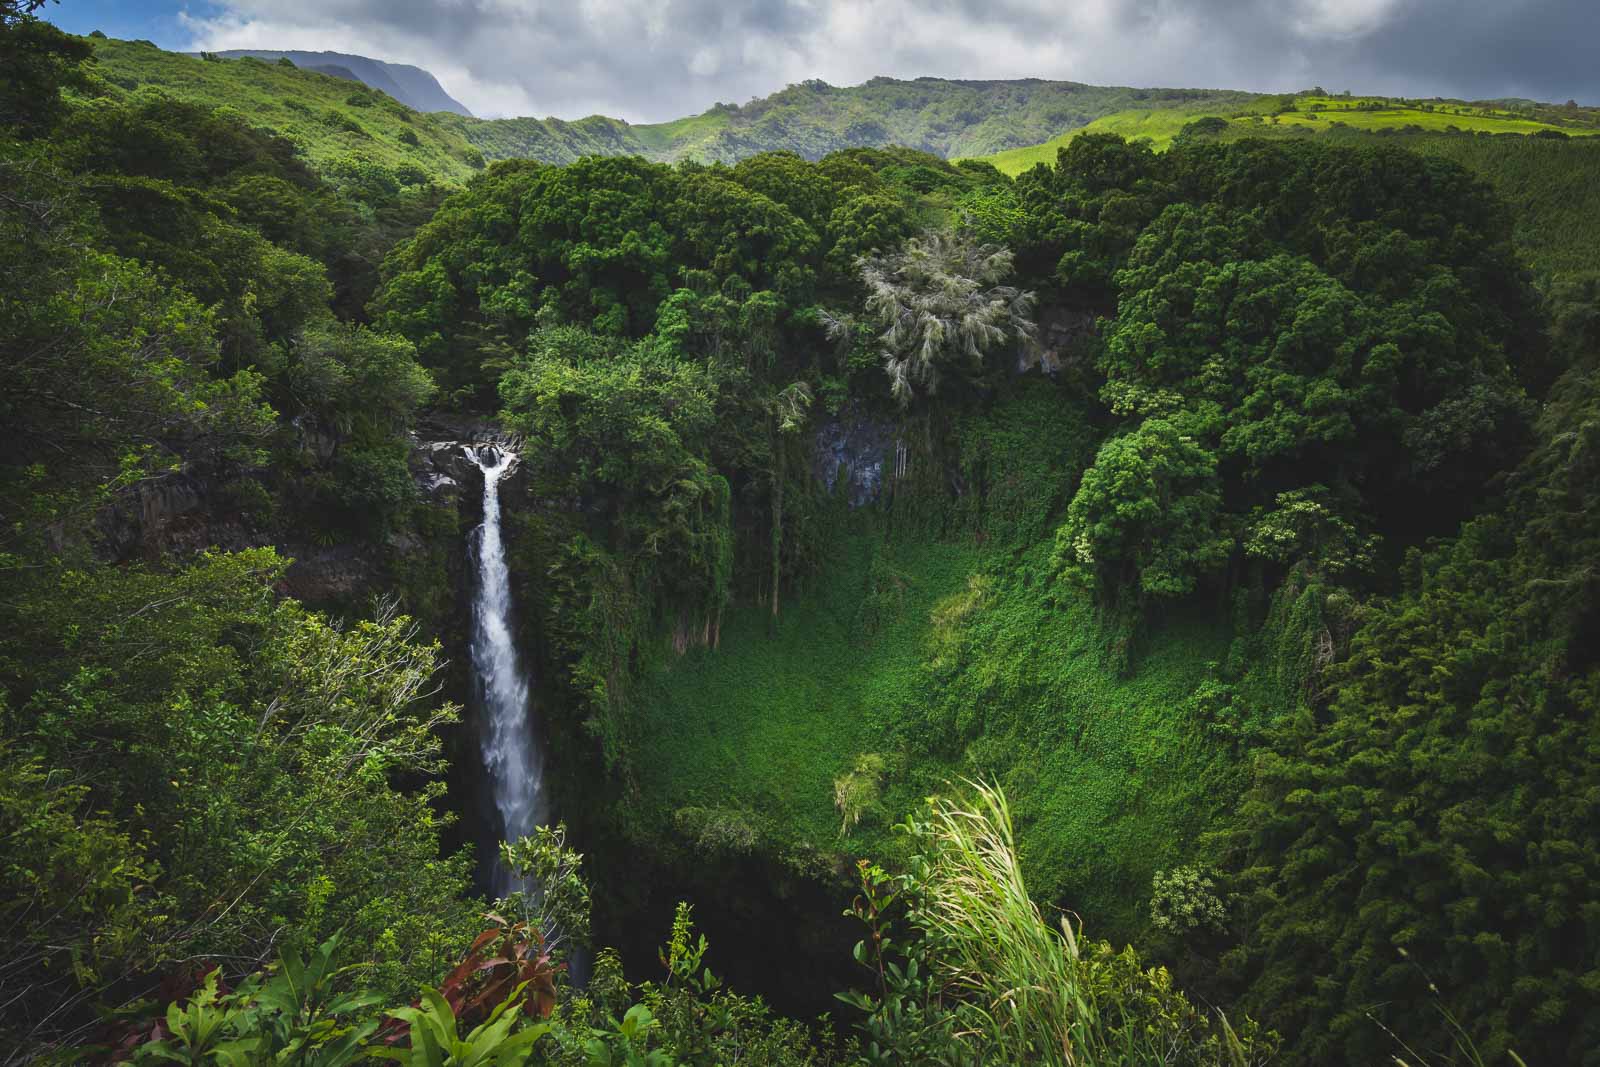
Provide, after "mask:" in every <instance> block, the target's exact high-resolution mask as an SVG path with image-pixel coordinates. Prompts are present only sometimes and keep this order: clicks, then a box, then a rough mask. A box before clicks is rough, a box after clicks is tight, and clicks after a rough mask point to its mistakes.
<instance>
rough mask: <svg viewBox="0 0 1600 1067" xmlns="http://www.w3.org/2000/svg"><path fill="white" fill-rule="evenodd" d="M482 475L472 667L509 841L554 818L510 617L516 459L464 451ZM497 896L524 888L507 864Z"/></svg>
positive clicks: (488, 448)
mask: <svg viewBox="0 0 1600 1067" xmlns="http://www.w3.org/2000/svg"><path fill="white" fill-rule="evenodd" d="M465 451H466V454H467V457H468V458H469V459H470V460H471V461H472V462H473V463H474V464H475V465H476V466H477V468H478V469H479V470H481V471H482V472H483V525H482V526H480V527H479V528H478V531H477V565H478V566H477V579H478V581H477V590H476V592H475V595H474V597H473V602H472V644H471V648H472V668H473V680H474V684H475V687H476V692H477V697H478V701H479V708H480V713H481V716H482V724H481V727H480V729H479V746H480V749H481V751H482V754H483V764H484V770H485V771H486V772H487V773H488V776H489V783H490V786H491V789H492V791H493V794H494V803H495V808H496V809H497V810H498V812H499V814H500V822H501V828H500V829H501V836H502V838H503V839H504V840H506V841H516V840H517V839H518V838H522V837H527V836H529V835H531V834H532V833H533V831H534V828H535V827H537V826H540V825H541V824H543V823H544V822H546V821H547V819H548V813H547V812H546V810H545V800H544V788H543V786H544V782H543V779H544V758H543V754H542V753H541V752H540V751H539V743H538V739H537V735H536V733H535V729H534V722H533V716H532V714H531V712H532V709H531V707H530V705H529V700H528V676H527V674H526V673H524V672H523V669H522V664H521V658H520V657H519V656H518V655H517V645H516V640H515V631H514V629H513V626H512V612H511V570H510V568H509V567H508V566H507V565H506V553H505V543H504V541H503V540H502V538H501V534H500V482H501V480H502V479H504V478H505V477H506V476H507V475H509V474H510V473H512V472H513V471H514V470H516V467H517V454H516V453H515V452H513V451H511V450H510V449H506V448H502V447H500V446H498V445H468V446H465ZM493 888H494V891H495V894H496V895H497V896H505V895H507V894H509V893H511V892H512V891H513V890H517V889H521V888H524V887H523V886H522V885H521V884H520V883H519V882H518V881H517V879H515V878H513V877H512V874H511V872H510V871H509V870H506V869H505V867H504V865H503V864H499V863H497V864H496V865H495V870H494V887H493Z"/></svg>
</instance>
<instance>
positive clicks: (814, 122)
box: [439, 78, 1256, 163]
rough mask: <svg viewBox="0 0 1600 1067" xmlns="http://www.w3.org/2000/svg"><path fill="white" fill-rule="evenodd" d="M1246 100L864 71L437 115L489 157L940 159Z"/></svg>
mask: <svg viewBox="0 0 1600 1067" xmlns="http://www.w3.org/2000/svg"><path fill="white" fill-rule="evenodd" d="M1255 99H1256V97H1255V95H1254V94H1251V93H1240V92H1227V91H1212V90H1196V89H1128V88H1106V87H1101V86H1094V85H1082V84H1079V83H1077V82H1058V81H1040V80H1038V79H1031V78H1030V79H1022V80H1018V81H981V82H980V81H949V80H945V79H942V78H917V79H915V80H912V81H901V80H898V79H894V78H873V79H872V80H871V81H869V82H867V83H865V84H863V85H855V86H835V85H829V84H827V83H826V82H821V81H808V82H802V83H800V84H798V85H791V86H789V87H788V88H787V89H784V90H782V91H780V92H776V93H773V94H772V95H771V96H767V97H763V98H761V99H759V100H753V101H751V102H750V103H748V104H744V105H742V106H738V105H734V104H718V105H717V106H715V107H713V108H711V109H710V110H709V111H706V112H704V113H702V114H699V115H691V116H687V117H685V118H681V119H674V120H673V121H671V122H662V123H653V124H644V125H629V124H628V123H625V122H622V121H620V120H617V119H610V118H606V117H604V116H601V115H593V116H590V117H589V118H585V119H579V120H577V121H576V122H567V121H564V120H561V119H554V118H547V119H535V118H517V119H491V120H483V119H467V118H458V117H454V116H450V117H446V116H439V117H440V119H441V120H442V121H444V122H445V123H446V124H448V125H449V126H451V127H453V128H454V129H456V130H458V131H460V132H461V134H462V135H463V136H465V137H466V138H467V139H468V140H470V141H471V142H472V143H473V144H474V145H476V146H477V147H478V148H480V149H482V150H483V154H484V155H485V156H486V157H487V158H489V159H514V158H531V159H543V160H548V161H551V162H557V163H567V162H571V161H572V160H573V159H576V158H578V157H579V156H583V155H620V154H627V153H635V154H638V155H642V156H644V157H646V158H647V159H652V160H663V161H672V160H677V159H698V160H702V161H705V162H711V161H716V160H720V161H722V162H725V163H732V162H736V161H738V160H740V159H745V158H747V157H749V156H752V155H756V154H758V153H760V152H769V151H791V152H798V153H799V154H800V155H802V156H805V157H806V158H808V159H819V158H821V157H822V156H825V155H827V154H828V153H829V152H836V151H839V150H840V149H844V148H863V147H879V146H883V145H891V144H898V145H906V146H908V147H911V148H916V149H919V150H921V151H924V152H931V153H933V154H934V155H938V156H945V157H956V156H978V155H984V154H987V153H990V152H997V151H1002V150H1005V149H1010V148H1013V147H1016V146H1024V145H1031V144H1036V143H1038V142H1039V141H1042V140H1044V139H1045V138H1047V137H1049V136H1051V135H1052V134H1053V133H1056V132H1058V131H1060V130H1062V129H1072V128H1076V127H1080V126H1084V125H1086V124H1088V123H1091V122H1093V121H1095V120H1096V119H1098V118H1100V117H1101V116H1104V115H1107V114H1109V113H1115V112H1123V111H1128V110H1129V109H1134V108H1139V107H1151V106H1155V107H1181V108H1184V109H1192V110H1194V111H1196V113H1201V112H1205V111H1208V110H1210V111H1217V110H1229V111H1231V110H1237V109H1240V108H1243V107H1247V106H1249V105H1250V104H1251V103H1252V102H1253V101H1255Z"/></svg>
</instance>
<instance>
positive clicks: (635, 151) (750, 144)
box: [94, 39, 1258, 181]
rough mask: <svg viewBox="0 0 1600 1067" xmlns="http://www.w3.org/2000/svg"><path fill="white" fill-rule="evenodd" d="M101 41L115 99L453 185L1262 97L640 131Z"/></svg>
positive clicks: (817, 103) (810, 108)
mask: <svg viewBox="0 0 1600 1067" xmlns="http://www.w3.org/2000/svg"><path fill="white" fill-rule="evenodd" d="M94 44H95V51H96V59H97V68H98V72H99V75H100V77H101V78H102V79H104V81H105V82H106V83H107V85H108V86H109V89H108V91H112V92H120V93H131V92H140V91H144V92H150V91H153V90H159V91H161V92H164V93H167V94H168V95H170V96H173V97H176V98H178V99H180V100H189V101H195V102H202V103H212V104H219V103H226V104H229V105H231V106H234V107H237V108H239V109H240V110H241V111H243V112H245V113H246V114H248V115H249V116H250V117H251V120H252V121H254V122H256V123H258V124H260V125H263V126H266V127H268V128H270V129H272V130H274V131H275V132H278V133H281V134H283V135H284V136H286V137H288V138H290V139H291V140H293V141H294V142H295V143H296V144H299V145H301V146H302V149H303V150H304V151H305V153H306V156H307V157H308V158H309V159H310V160H311V161H312V162H313V163H314V164H317V165H319V166H320V165H323V164H326V163H327V162H330V161H332V160H334V159H348V158H360V159H367V160H370V161H372V162H375V163H381V164H383V165H385V166H389V167H393V168H398V167H402V166H406V165H414V166H420V167H422V168H424V169H425V170H427V171H428V173H429V174H430V175H431V176H433V177H436V178H440V179H443V180H447V181H459V180H463V179H465V178H466V177H468V176H470V174H471V173H472V171H473V168H474V164H475V162H476V161H477V158H478V157H477V155H476V153H478V152H481V153H482V157H483V158H484V159H488V160H496V159H538V160H541V161H544V162H550V163H570V162H571V161H572V160H574V159H578V158H580V157H582V156H586V155H605V156H615V155H641V156H644V157H645V158H647V159H651V160H656V161H672V160H677V159H698V160H702V161H705V162H711V161H715V160H721V161H723V162H730V163H731V162H735V161H737V160H740V159H744V158H747V157H749V156H752V155H756V154H758V153H761V152H768V151H775V150H777V151H792V152H798V153H799V154H800V155H803V156H805V157H807V158H810V159H817V158H820V157H822V156H824V155H826V154H828V153H829V152H833V151H837V150H839V149H843V148H860V147H877V146H883V145H891V144H899V145H906V146H909V147H912V148H917V149H920V150H922V151H926V152H931V153H933V154H935V155H939V156H945V157H957V156H982V155H987V154H989V153H993V152H1001V151H1005V150H1008V149H1013V148H1018V147H1021V146H1027V145H1034V144H1038V143H1039V142H1041V141H1044V140H1046V139H1048V138H1050V137H1052V136H1054V135H1056V134H1059V133H1060V132H1061V131H1062V130H1071V129H1076V128H1079V127H1082V126H1086V125H1088V124H1089V123H1092V122H1094V121H1095V120H1097V119H1100V118H1102V117H1104V116H1106V115H1111V114H1117V113H1127V112H1130V111H1132V110H1136V109H1142V108H1170V109H1179V110H1182V111H1184V112H1186V113H1187V112H1190V111H1192V112H1194V113H1197V114H1199V113H1209V112H1234V111H1239V110H1241V109H1243V108H1247V107H1249V106H1251V105H1252V104H1253V103H1254V102H1255V101H1256V100H1257V99H1258V98H1257V97H1256V95H1255V94H1251V93H1242V92H1230V91H1215V90H1200V89H1132V88H1115V87H1102V86H1093V85H1083V84H1080V83H1078V82H1065V81H1041V80H1038V79H1032V78H1029V79H1020V80H1016V81H949V80H945V79H940V78H917V79H915V80H911V81H901V80H897V79H894V78H874V79H872V80H871V81H869V82H866V83H865V84H863V85H856V86H845V87H841V86H833V85H828V84H827V83H825V82H821V81H808V82H802V83H800V84H798V85H791V86H789V87H788V88H786V89H783V90H781V91H780V92H776V93H773V94H772V95H771V96H767V97H763V98H761V99H759V100H753V101H751V102H749V103H747V104H743V105H734V104H718V105H716V106H715V107H713V108H711V109H710V110H708V111H706V112H704V113H702V114H699V115H690V116H685V117H684V118H680V119H674V120H673V121H671V122H663V123H653V124H643V125H633V124H630V123H627V122H624V121H622V120H621V119H614V118H608V117H606V116H604V115H591V116H589V117H588V118H582V119H577V120H571V121H569V120H566V119H559V118H542V119H541V118H514V119H474V118H468V117H465V116H460V115H452V114H449V113H446V112H436V113H432V114H423V113H419V112H416V111H412V110H411V109H409V108H407V107H405V106H404V105H401V104H399V103H397V102H395V101H394V100H391V99H390V98H388V97H387V96H384V95H383V94H381V93H378V92H375V91H373V90H370V89H364V88H362V87H360V86H352V85H351V83H350V82H348V81H344V80H342V79H339V78H335V77H332V76H329V75H324V74H318V73H315V72H313V71H308V70H299V69H296V68H294V67H292V66H285V65H280V64H278V63H268V62H264V61H262V60H257V59H251V58H243V59H216V58H211V59H205V60H202V59H199V58H196V57H194V56H188V55H182V54H179V53H174V52H164V51H162V50H161V49H158V48H156V47H155V46H154V45H151V44H149V43H148V42H143V41H117V40H109V39H98V40H96V41H95V42H94ZM408 134H409V135H410V136H412V137H415V139H416V143H415V144H412V143H411V142H410V140H409V138H408V136H407V135H408Z"/></svg>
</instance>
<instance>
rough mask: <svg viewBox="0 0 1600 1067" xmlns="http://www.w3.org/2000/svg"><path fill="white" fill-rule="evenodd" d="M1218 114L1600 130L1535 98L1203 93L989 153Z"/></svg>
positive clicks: (1450, 129) (1578, 114) (1575, 133)
mask: <svg viewBox="0 0 1600 1067" xmlns="http://www.w3.org/2000/svg"><path fill="white" fill-rule="evenodd" d="M1207 116H1214V117H1216V118H1221V119H1224V120H1226V121H1227V122H1228V123H1229V124H1230V126H1232V127H1236V129H1233V130H1230V131H1229V135H1231V136H1248V135H1261V136H1274V135H1275V134H1277V133H1325V132H1328V131H1330V130H1358V131H1365V132H1392V133H1402V132H1403V133H1408V134H1409V133H1428V132H1432V133H1492V134H1524V135H1526V134H1538V133H1546V134H1550V135H1554V134H1566V135H1567V136H1569V137H1583V136H1589V135H1593V134H1595V133H1600V109H1595V108H1572V109H1567V108H1558V107H1554V106H1552V105H1548V104H1537V103H1534V102H1533V101H1496V102H1492V103H1468V102H1466V101H1462V100H1412V101H1408V100H1399V99H1392V98H1388V97H1370V96H1369V97H1348V96H1326V95H1323V94H1319V93H1302V94H1298V95H1293V96H1261V97H1254V98H1252V100H1251V101H1250V102H1249V103H1248V104H1246V105H1245V106H1243V107H1240V108H1237V109H1229V108H1224V107H1218V106H1215V105H1212V104H1209V103H1206V102H1202V101H1194V102H1190V103H1185V104H1183V105H1182V106H1177V107H1154V108H1152V107H1141V108H1133V109H1129V110H1126V111H1118V112H1114V113H1111V114H1108V115H1104V116H1102V117H1100V118H1098V119H1096V120H1095V121H1094V122H1091V123H1088V124H1086V125H1084V126H1081V127H1078V128H1076V129H1070V130H1067V131H1066V132H1064V133H1059V134H1057V135H1056V136H1054V137H1052V138H1050V139H1049V140H1047V141H1044V142H1041V143H1039V144H1033V145H1026V146H1023V147H1020V148H1013V149H1010V150H1007V151H1004V152H996V153H993V154H991V155H989V156H986V157H983V158H986V159H987V161H988V162H990V163H993V164H994V165H995V166H996V167H998V168H999V169H1000V170H1001V171H1002V172H1003V173H1006V174H1011V175H1016V174H1021V173H1022V172H1023V171H1025V170H1027V169H1028V168H1029V167H1032V166H1034V165H1035V164H1038V163H1054V162H1055V158H1056V150H1057V149H1059V148H1061V147H1062V146H1063V145H1065V144H1067V142H1069V141H1071V140H1072V139H1073V138H1074V137H1077V136H1078V135H1080V134H1083V133H1115V134H1120V135H1121V136H1123V137H1126V138H1128V139H1130V140H1132V139H1134V138H1139V137H1147V138H1149V139H1150V143H1151V145H1152V146H1153V147H1155V148H1157V149H1161V148H1166V147H1167V146H1168V145H1170V144H1171V143H1172V139H1173V138H1174V137H1176V136H1177V135H1178V133H1179V131H1181V130H1182V129H1183V127H1184V126H1185V125H1187V124H1188V123H1189V122H1192V121H1193V120H1195V119H1197V118H1202V117H1207Z"/></svg>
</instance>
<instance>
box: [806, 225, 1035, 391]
mask: <svg viewBox="0 0 1600 1067" xmlns="http://www.w3.org/2000/svg"><path fill="white" fill-rule="evenodd" d="M858 265H859V266H860V269H861V278H862V281H863V282H864V283H865V284H866V289H867V300H866V312H867V317H868V318H869V319H870V320H871V321H872V322H874V323H875V324H876V325H877V326H880V327H882V329H883V333H882V334H881V335H880V337H879V343H880V345H881V350H882V354H883V363H884V369H885V370H887V371H888V373H889V383H890V384H889V387H890V390H891V391H892V392H893V394H894V397H895V399H896V400H898V401H899V402H900V405H901V406H902V407H905V406H907V405H909V404H910V403H911V401H912V399H913V398H914V397H915V395H916V392H917V389H918V388H919V387H920V388H921V389H922V390H924V391H925V392H927V393H929V394H931V393H935V392H937V391H938V388H939V383H940V381H941V379H942V378H943V377H944V376H945V375H946V374H950V373H956V374H970V373H974V372H976V371H979V370H981V369H982V367H983V358H984V356H985V355H986V354H987V353H989V352H991V351H993V350H994V349H996V348H998V347H1000V346H1001V345H1003V344H1005V343H1007V342H1014V341H1021V342H1024V343H1027V342H1030V341H1032V340H1033V337H1034V333H1035V328H1034V323H1033V319H1032V317H1031V313H1032V310H1033V304H1034V295H1033V293H1031V292H1024V291H1022V290H1020V289H1017V288H1016V287H1014V286H1010V285H1002V284H1001V282H1002V281H1004V280H1005V279H1006V278H1007V277H1008V276H1009V275H1010V274H1011V253H1010V252H1008V251H1006V250H1004V249H1002V248H998V247H996V246H994V245H980V244H977V243H976V242H974V241H972V240H971V239H969V238H966V237H963V236H960V235H955V234H945V233H939V232H929V233H925V234H923V235H922V236H921V237H913V238H911V239H910V240H908V241H906V243H905V244H904V245H903V246H902V247H901V248H899V249H898V250H896V251H893V252H888V253H884V254H882V255H874V256H865V257H863V258H862V259H860V260H858ZM849 325H850V323H849V320H847V319H845V318H841V317H834V318H831V319H829V320H828V327H829V332H830V333H832V334H833V335H835V336H840V335H842V334H843V333H844V332H845V331H846V330H847V328H848V326H849Z"/></svg>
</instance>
